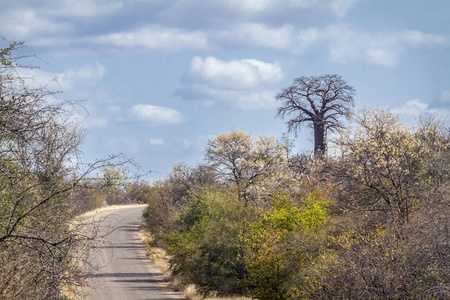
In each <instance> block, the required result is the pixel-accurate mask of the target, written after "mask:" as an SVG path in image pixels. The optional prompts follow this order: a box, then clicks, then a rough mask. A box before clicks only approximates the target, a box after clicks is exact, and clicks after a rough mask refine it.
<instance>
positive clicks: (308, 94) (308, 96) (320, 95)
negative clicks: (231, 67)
mask: <svg viewBox="0 0 450 300" xmlns="http://www.w3.org/2000/svg"><path fill="white" fill-rule="evenodd" d="M354 93H355V90H354V88H353V87H351V86H349V85H348V84H347V82H346V81H345V80H343V79H342V77H341V76H340V75H336V74H334V75H329V74H327V75H322V76H302V77H298V78H296V79H294V82H293V84H292V85H291V86H289V87H287V88H285V89H283V90H282V91H281V92H280V93H278V94H277V95H276V99H277V100H279V101H281V103H282V104H281V106H280V107H278V111H277V116H278V117H281V118H285V117H288V116H289V117H290V116H292V118H291V119H289V120H288V121H287V122H286V124H287V126H288V131H289V132H294V133H295V134H297V132H298V130H299V129H300V127H301V126H302V125H303V123H305V122H311V123H312V124H311V125H312V127H313V129H314V156H315V157H320V158H323V157H325V156H326V154H327V131H328V129H329V130H331V131H335V130H338V129H340V128H342V127H343V124H342V117H348V116H349V115H350V112H351V107H352V106H353V95H354Z"/></svg>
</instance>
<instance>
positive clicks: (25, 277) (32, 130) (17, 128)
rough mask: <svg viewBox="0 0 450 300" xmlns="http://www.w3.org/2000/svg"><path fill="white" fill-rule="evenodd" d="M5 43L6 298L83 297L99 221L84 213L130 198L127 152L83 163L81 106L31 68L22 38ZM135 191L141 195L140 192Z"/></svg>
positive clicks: (0, 253) (1, 53)
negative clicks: (90, 220)
mask: <svg viewBox="0 0 450 300" xmlns="http://www.w3.org/2000/svg"><path fill="white" fill-rule="evenodd" d="M0 45H5V46H2V47H0V299H66V298H67V297H68V295H70V296H73V298H82V297H83V295H82V294H81V291H82V289H81V288H80V287H82V286H84V285H86V279H87V277H88V275H89V272H90V271H91V266H90V264H89V261H88V260H87V254H88V251H89V249H91V247H92V246H93V245H95V243H96V242H98V241H99V239H100V238H101V237H99V236H97V234H96V224H95V223H89V224H86V223H85V222H84V223H83V222H81V223H80V222H75V217H76V216H77V215H79V214H80V213H83V212H85V211H88V210H91V209H94V208H97V207H101V206H104V205H107V204H119V203H127V202H130V201H131V200H130V199H131V198H130V196H128V195H134V196H136V197H137V195H136V194H135V193H136V191H137V190H138V186H137V185H136V184H131V183H127V181H126V178H125V177H126V176H125V174H126V172H125V171H124V170H125V169H124V168H123V167H125V166H132V165H131V164H130V162H129V160H127V159H126V158H124V157H122V156H115V157H110V158H107V159H104V160H99V161H97V162H94V163H92V164H89V165H86V164H83V163H82V161H81V159H80V157H81V155H82V153H81V152H80V148H79V146H80V144H81V143H82V141H83V137H84V132H83V129H82V128H81V127H80V124H79V123H78V122H77V121H76V119H74V118H73V116H74V115H77V113H78V112H79V110H82V109H83V107H82V105H81V104H80V103H79V102H77V101H67V100H62V99H60V98H59V97H58V96H59V95H60V93H59V92H58V91H53V90H52V89H51V88H50V87H49V85H50V84H51V83H48V84H49V85H40V84H39V83H38V81H36V80H35V78H33V77H32V76H31V75H29V74H30V72H29V71H30V70H32V69H33V67H31V66H30V65H29V62H30V61H32V60H33V57H32V56H31V57H30V56H26V55H25V56H22V55H20V53H21V48H22V47H23V44H22V43H18V42H13V43H9V42H8V41H6V40H3V39H1V37H0ZM136 197H135V198H136Z"/></svg>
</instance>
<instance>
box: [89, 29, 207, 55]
mask: <svg viewBox="0 0 450 300" xmlns="http://www.w3.org/2000/svg"><path fill="white" fill-rule="evenodd" d="M85 42H88V43H91V44H100V45H106V46H116V47H122V48H126V49H131V48H144V49H149V50H164V51H170V52H177V51H182V50H206V49H210V48H211V46H210V45H209V43H208V41H207V38H206V36H205V34H204V32H202V31H188V30H181V29H178V28H168V27H161V26H148V27H144V28H141V29H139V30H134V31H125V32H116V33H109V34H105V35H101V36H96V37H92V38H88V39H86V40H85Z"/></svg>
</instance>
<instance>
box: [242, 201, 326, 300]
mask: <svg viewBox="0 0 450 300" xmlns="http://www.w3.org/2000/svg"><path fill="white" fill-rule="evenodd" d="M272 201H273V204H272V208H271V210H270V211H269V212H268V213H267V214H263V215H261V219H260V220H259V221H257V222H254V223H251V224H250V229H251V230H250V232H249V234H248V235H247V238H246V242H247V244H246V245H247V251H246V255H245V259H246V267H247V270H248V276H247V278H246V280H245V281H244V284H245V285H246V286H247V287H248V289H249V291H250V294H251V295H252V296H253V297H256V298H257V299H290V298H291V297H293V293H292V285H291V284H289V282H290V281H291V280H290V279H291V278H292V276H295V274H297V272H298V269H297V268H303V267H304V264H305V262H306V260H307V259H306V257H307V256H306V254H305V253H303V252H302V251H299V249H295V248H296V247H297V246H298V245H296V244H295V242H294V243H293V241H295V240H297V239H298V237H297V236H299V235H300V236H306V235H308V231H310V230H317V229H318V228H319V227H320V226H321V225H322V224H323V223H324V222H325V220H326V219H327V207H326V204H327V202H326V201H324V200H323V199H320V198H319V197H318V195H317V194H315V193H308V194H307V198H306V201H305V202H304V203H303V206H302V207H301V208H300V207H298V206H296V205H295V204H294V202H293V199H292V198H291V197H289V196H288V195H286V194H283V193H281V192H279V193H277V194H275V195H273V197H272ZM302 242H305V240H302ZM302 246H303V247H304V248H306V247H307V246H306V245H302Z"/></svg>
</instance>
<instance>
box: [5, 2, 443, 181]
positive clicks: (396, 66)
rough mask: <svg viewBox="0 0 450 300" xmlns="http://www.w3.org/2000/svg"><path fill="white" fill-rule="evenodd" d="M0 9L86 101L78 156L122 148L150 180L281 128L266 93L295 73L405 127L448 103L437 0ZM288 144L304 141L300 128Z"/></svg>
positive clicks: (62, 83)
mask: <svg viewBox="0 0 450 300" xmlns="http://www.w3.org/2000/svg"><path fill="white" fill-rule="evenodd" d="M0 12H1V13H0V14H1V18H0V35H1V36H3V37H4V38H6V39H8V40H9V41H14V40H20V41H25V42H26V45H27V48H26V52H27V53H29V54H36V55H37V56H38V57H39V58H40V60H38V61H37V62H36V64H37V65H39V66H40V67H41V70H40V71H38V70H34V71H33V72H35V74H34V76H35V78H37V79H36V80H39V81H42V82H44V81H45V80H51V79H52V78H55V77H57V78H58V83H59V87H60V88H61V89H62V90H63V91H64V94H63V95H62V96H63V97H64V98H67V99H79V100H83V101H84V106H85V107H86V108H87V110H88V112H89V115H86V116H84V119H85V120H84V125H85V127H86V128H87V130H88V135H87V137H86V141H85V143H84V145H83V148H82V149H83V152H84V154H85V156H84V159H85V161H86V162H89V161H92V160H94V159H95V158H103V157H106V156H108V155H110V154H115V153H124V154H126V155H128V156H129V157H132V158H134V159H135V160H136V161H137V162H138V163H139V164H141V165H142V166H143V168H144V169H145V170H147V171H153V173H151V175H150V176H149V179H151V180H154V179H160V178H163V177H164V176H165V175H167V172H168V171H169V170H170V168H171V167H172V165H173V164H175V163H178V162H181V161H185V162H187V163H188V164H195V163H198V162H200V161H201V160H202V158H203V148H204V143H205V142H206V140H207V139H208V137H211V136H214V135H217V134H220V133H223V132H227V131H231V130H233V129H236V130H244V131H246V132H249V133H251V134H252V135H254V136H257V135H258V134H269V135H273V136H278V137H279V136H281V134H282V133H284V132H286V126H285V124H284V121H283V120H281V119H277V118H275V111H276V108H277V103H276V101H275V99H274V95H275V94H276V93H277V92H278V91H280V90H281V89H282V88H284V87H287V86H289V85H290V84H291V83H292V80H293V79H294V78H296V77H299V76H304V75H305V76H309V75H321V74H335V73H336V74H340V75H342V77H343V78H344V79H345V80H346V81H347V82H348V83H349V84H350V85H351V86H353V87H354V88H355V90H356V97H355V102H356V108H362V107H364V106H367V107H376V106H387V107H392V108H393V109H395V111H396V112H398V113H399V114H400V115H401V116H402V118H403V119H404V120H406V121H408V122H413V121H412V120H414V116H417V115H418V114H419V113H420V112H426V111H430V112H436V113H438V114H441V115H444V116H446V115H448V114H449V111H450V21H449V17H448V15H449V12H450V1H448V0H396V1H392V0H173V1H169V0H122V1H120V0H45V1H44V0H2V1H0ZM0 46H4V42H3V44H2V45H0ZM295 144H296V149H295V150H296V151H311V150H312V147H313V141H312V135H311V132H310V130H309V129H308V128H307V127H304V129H303V130H302V131H301V132H300V134H299V136H298V137H297V139H296V142H295Z"/></svg>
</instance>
